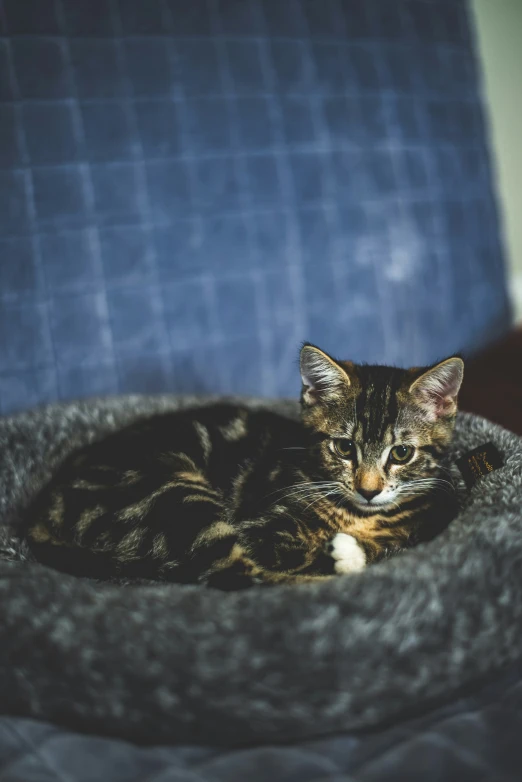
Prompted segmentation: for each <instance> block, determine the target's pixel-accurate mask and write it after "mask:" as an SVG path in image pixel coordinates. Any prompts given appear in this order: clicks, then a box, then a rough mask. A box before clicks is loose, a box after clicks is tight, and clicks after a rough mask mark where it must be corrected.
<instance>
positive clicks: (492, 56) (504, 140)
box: [471, 0, 522, 320]
mask: <svg viewBox="0 0 522 782" xmlns="http://www.w3.org/2000/svg"><path fill="white" fill-rule="evenodd" d="M471 6H472V8H473V11H474V16H475V25H476V30H477V36H478V44H479V51H480V55H481V60H482V69H483V79H484V87H485V92H486V98H487V103H488V106H489V121H490V127H491V132H492V140H493V157H494V161H493V162H494V165H495V168H496V175H497V183H496V184H497V193H498V195H499V199H500V202H501V204H502V207H503V214H502V222H503V227H504V244H505V247H506V255H507V259H506V260H507V262H508V269H509V275H510V283H511V291H512V298H513V304H514V308H515V315H516V317H517V320H522V0H471Z"/></svg>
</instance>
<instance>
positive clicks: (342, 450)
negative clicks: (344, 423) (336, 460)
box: [333, 437, 355, 459]
mask: <svg viewBox="0 0 522 782" xmlns="http://www.w3.org/2000/svg"><path fill="white" fill-rule="evenodd" d="M333 445H334V448H335V450H336V452H337V453H338V454H339V456H340V457H341V458H342V459H353V456H354V452H355V449H354V445H353V442H352V441H351V440H348V439H347V438H346V437H337V438H336V439H335V440H334V441H333Z"/></svg>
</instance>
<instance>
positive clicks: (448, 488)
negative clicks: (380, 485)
mask: <svg viewBox="0 0 522 782" xmlns="http://www.w3.org/2000/svg"><path fill="white" fill-rule="evenodd" d="M429 489H440V490H441V491H445V492H447V493H448V494H452V493H453V491H454V486H453V484H452V483H451V481H446V480H444V478H416V479H414V480H412V481H408V483H405V484H404V485H403V486H398V487H397V488H396V489H395V493H396V494H398V495H404V494H412V493H413V494H420V493H422V491H424V490H429Z"/></svg>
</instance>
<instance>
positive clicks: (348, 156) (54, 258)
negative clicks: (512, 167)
mask: <svg viewBox="0 0 522 782" xmlns="http://www.w3.org/2000/svg"><path fill="white" fill-rule="evenodd" d="M501 256H502V253H501V249H500V246H499V232H498V225H497V213H496V208H495V204H494V199H493V194H492V187H491V177H490V170H489V162H488V153H487V146H486V133H485V128H484V117H483V110H482V105H481V96H480V89H479V85H478V78H477V68H476V62H475V55H474V49H473V41H472V35H471V32H470V24H469V20H468V14H467V8H466V5H465V4H464V2H462V0H436V1H432V0H285V2H281V0H190V2H186V0H56V1H54V0H3V1H2V2H0V297H1V300H0V412H3V413H6V412H8V411H11V410H14V409H19V408H23V407H27V406H29V405H33V404H35V403H39V402H44V401H48V400H54V399H58V398H60V399H61V398H68V397H76V396H83V395H91V394H101V393H112V392H123V391H161V390H168V391H178V392H189V391H190V392H193V391H195V392H227V393H228V392H236V393H247V394H248V393H254V394H257V395H283V394H291V395H294V394H295V393H296V392H297V390H298V374H297V370H296V365H295V359H296V355H297V349H298V345H299V342H300V341H301V340H304V339H306V340H310V341H313V342H316V343H318V344H320V345H321V346H322V347H324V348H325V349H327V350H330V351H331V352H333V353H334V354H337V355H340V356H341V357H343V358H352V359H355V360H366V361H371V362H397V363H406V364H412V363H425V362H428V361H431V360H434V359H435V358H437V357H440V356H443V355H447V354H449V353H452V352H453V351H455V350H464V351H470V350H473V349H475V348H477V347H479V346H481V345H482V344H484V343H485V342H486V341H489V340H490V339H492V338H494V337H496V336H498V335H499V334H500V333H502V332H503V330H504V329H505V328H506V327H507V325H508V321H509V313H508V305H507V301H506V291H505V283H504V274H503V266H502V257H501Z"/></svg>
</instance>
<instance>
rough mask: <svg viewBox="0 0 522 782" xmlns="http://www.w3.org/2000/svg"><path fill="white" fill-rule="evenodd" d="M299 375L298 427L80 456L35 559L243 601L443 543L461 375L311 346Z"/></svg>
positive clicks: (56, 491)
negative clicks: (345, 356)
mask: <svg viewBox="0 0 522 782" xmlns="http://www.w3.org/2000/svg"><path fill="white" fill-rule="evenodd" d="M300 368H301V378H302V392H301V417H300V420H292V419H291V418H285V417H283V416H280V415H277V414H275V413H273V412H270V411H267V410H261V409H256V410H253V409H248V408H246V407H242V406H241V405H231V404H215V405H211V406H208V407H202V408H197V409H191V410H184V411H178V412H173V413H166V414H161V415H156V416H153V417H150V418H148V419H144V420H141V421H138V422H136V423H133V424H132V425H130V426H128V427H127V428H125V429H123V430H120V431H117V432H115V433H113V434H111V435H109V436H107V437H106V438H105V439H103V440H101V441H98V442H95V443H93V444H91V445H88V446H86V447H85V448H83V449H82V450H80V451H77V452H76V453H73V454H72V455H70V456H69V457H68V458H67V459H66V460H65V462H64V463H63V464H62V466H61V467H59V469H58V471H57V472H56V474H55V476H54V477H53V479H52V480H51V481H50V483H49V484H48V485H47V486H46V487H45V488H44V489H43V490H42V492H41V493H40V494H39V496H38V497H37V499H36V501H35V502H34V504H33V506H32V507H31V509H30V511H29V513H28V516H27V522H26V539H27V541H28V543H29V545H30V547H31V549H32V550H33V552H34V554H35V556H36V558H37V559H39V560H41V561H43V562H46V563H47V564H50V565H53V566H54V567H57V568H58V569H61V570H65V571H68V572H72V573H75V574H77V575H85V576H91V577H94V578H109V579H110V578H114V577H119V578H126V577H129V578H145V579H163V580H169V581H176V582H183V583H204V584H207V585H208V586H213V587H216V588H220V589H240V588H243V587H247V586H251V585H252V584H255V583H271V584H274V583H301V582H315V581H321V580H326V579H329V578H332V577H334V576H335V575H338V574H344V573H351V572H357V571H360V570H362V569H363V568H364V567H366V565H368V564H371V563H374V562H378V561H379V560H382V559H384V558H387V557H389V556H391V555H393V554H395V553H397V552H399V551H401V550H403V549H406V548H409V547H411V546H414V545H415V544H417V543H419V542H421V541H427V540H430V539H432V538H433V537H434V536H435V535H437V534H438V533H439V532H440V531H441V530H443V529H444V528H445V527H446V526H447V524H448V523H449V521H450V520H451V519H452V518H453V516H454V515H455V513H456V502H455V493H454V490H453V486H452V483H451V481H449V480H448V479H447V478H446V477H445V472H444V468H443V466H442V464H441V460H442V459H443V457H444V454H445V452H446V450H447V447H448V445H449V443H450V440H451V436H452V430H453V426H454V421H455V416H456V412H457V395H458V392H459V388H460V385H461V382H462V377H463V368H464V365H463V362H462V359H461V358H459V357H458V356H454V357H451V358H448V359H446V360H445V361H442V362H440V363H438V364H436V365H434V366H432V367H427V368H413V369H396V368H391V367H386V366H369V365H359V364H355V363H352V362H349V361H337V360H335V359H333V358H332V357H331V356H329V355H328V354H327V353H325V352H324V351H322V350H320V349H319V348H317V347H315V346H313V345H311V344H305V345H304V346H303V347H302V350H301V355H300Z"/></svg>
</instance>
